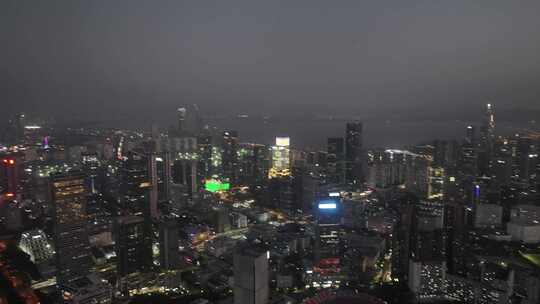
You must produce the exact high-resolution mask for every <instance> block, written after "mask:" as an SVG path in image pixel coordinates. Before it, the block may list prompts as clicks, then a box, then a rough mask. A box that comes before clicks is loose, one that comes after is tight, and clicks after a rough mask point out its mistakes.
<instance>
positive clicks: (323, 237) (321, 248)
mask: <svg viewBox="0 0 540 304" xmlns="http://www.w3.org/2000/svg"><path fill="white" fill-rule="evenodd" d="M331 195H332V196H328V197H324V198H321V199H319V200H318V201H317V204H316V206H315V208H316V211H315V212H316V215H317V227H316V233H317V238H316V242H315V260H316V261H317V262H319V261H321V260H325V259H337V258H339V257H340V252H339V234H340V230H341V222H342V217H343V210H342V209H343V207H342V202H341V198H340V197H339V193H336V194H331ZM336 195H337V196H336Z"/></svg>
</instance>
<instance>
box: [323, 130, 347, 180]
mask: <svg viewBox="0 0 540 304" xmlns="http://www.w3.org/2000/svg"><path fill="white" fill-rule="evenodd" d="M327 152H328V169H327V174H328V181H329V182H331V183H335V184H341V183H344V182H345V142H344V140H343V137H330V138H328V141H327Z"/></svg>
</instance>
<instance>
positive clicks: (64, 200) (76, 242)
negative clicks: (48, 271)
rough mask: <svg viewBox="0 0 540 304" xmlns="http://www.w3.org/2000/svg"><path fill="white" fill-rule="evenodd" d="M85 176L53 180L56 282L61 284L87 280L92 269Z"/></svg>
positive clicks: (69, 174) (62, 177)
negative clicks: (75, 280)
mask: <svg viewBox="0 0 540 304" xmlns="http://www.w3.org/2000/svg"><path fill="white" fill-rule="evenodd" d="M85 181H86V176H85V175H84V174H81V173H68V174H65V175H54V176H52V177H51V197H52V203H53V206H54V213H53V223H54V243H55V249H56V267H57V281H58V282H59V283H60V284H64V283H67V282H70V281H72V280H74V279H78V278H81V277H84V276H85V275H87V274H88V271H89V269H90V266H91V259H90V245H89V242H88V232H87V230H86V226H87V215H86V200H87V196H88V194H89V191H88V189H87V186H86V185H85Z"/></svg>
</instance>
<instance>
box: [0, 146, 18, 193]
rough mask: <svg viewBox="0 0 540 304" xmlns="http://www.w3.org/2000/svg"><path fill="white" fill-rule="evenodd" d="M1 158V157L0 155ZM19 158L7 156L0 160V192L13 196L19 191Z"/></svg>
mask: <svg viewBox="0 0 540 304" xmlns="http://www.w3.org/2000/svg"><path fill="white" fill-rule="evenodd" d="M0 158H1V157H0ZM18 168H19V160H18V159H16V158H15V157H12V156H9V157H4V158H1V161H0V194H3V195H6V196H8V197H11V198H12V199H13V198H15V197H16V196H17V194H18V192H19V186H20V185H19V184H20V179H19V169H18Z"/></svg>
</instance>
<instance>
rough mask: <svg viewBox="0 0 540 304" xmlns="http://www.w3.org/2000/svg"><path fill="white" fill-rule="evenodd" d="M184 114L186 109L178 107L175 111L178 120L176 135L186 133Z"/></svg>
mask: <svg viewBox="0 0 540 304" xmlns="http://www.w3.org/2000/svg"><path fill="white" fill-rule="evenodd" d="M186 113H187V109H186V108H184V107H180V108H178V109H177V110H176V116H177V120H178V133H182V132H185V131H186Z"/></svg>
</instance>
